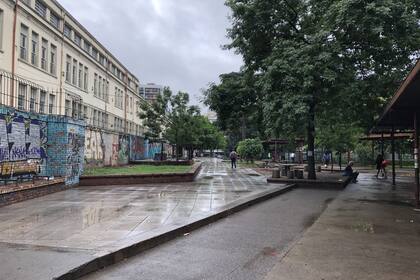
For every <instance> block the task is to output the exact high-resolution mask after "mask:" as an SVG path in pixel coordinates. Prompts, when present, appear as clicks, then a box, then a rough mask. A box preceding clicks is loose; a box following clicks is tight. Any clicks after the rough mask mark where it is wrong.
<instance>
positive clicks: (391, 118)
mask: <svg viewBox="0 0 420 280" xmlns="http://www.w3.org/2000/svg"><path fill="white" fill-rule="evenodd" d="M415 112H419V113H420V60H418V61H417V63H416V65H415V66H414V68H413V70H412V71H411V72H410V74H409V75H408V76H407V78H406V79H405V80H404V82H403V83H402V84H401V86H400V87H399V88H398V90H397V92H396V93H395V94H394V96H393V97H392V99H391V102H390V103H389V104H388V106H387V107H386V109H385V111H384V113H383V114H382V116H381V117H380V118H379V120H378V122H377V124H376V126H375V127H374V128H373V129H372V130H373V131H383V130H386V129H389V128H391V127H392V125H393V124H394V126H395V128H396V129H413V126H414V123H413V118H414V113H415Z"/></svg>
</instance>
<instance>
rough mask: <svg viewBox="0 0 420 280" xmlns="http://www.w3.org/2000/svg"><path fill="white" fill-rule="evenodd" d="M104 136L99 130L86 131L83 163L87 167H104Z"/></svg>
mask: <svg viewBox="0 0 420 280" xmlns="http://www.w3.org/2000/svg"><path fill="white" fill-rule="evenodd" d="M104 134H105V132H103V131H101V130H93V129H89V128H87V129H86V132H85V163H86V164H87V165H88V166H103V165H106V160H105V149H106V146H105V142H104ZM108 165H110V164H108Z"/></svg>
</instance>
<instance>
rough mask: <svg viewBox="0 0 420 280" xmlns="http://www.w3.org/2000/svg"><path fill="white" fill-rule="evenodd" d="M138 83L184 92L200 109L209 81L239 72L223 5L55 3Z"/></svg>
mask: <svg viewBox="0 0 420 280" xmlns="http://www.w3.org/2000/svg"><path fill="white" fill-rule="evenodd" d="M59 2H60V3H61V4H62V5H63V6H64V7H65V8H66V9H67V10H68V11H69V12H70V13H71V14H72V15H73V16H74V17H75V18H76V19H77V20H79V22H80V23H81V24H82V25H83V26H84V27H86V28H87V30H89V32H91V33H92V34H93V35H94V36H95V37H96V38H97V39H98V40H99V41H100V42H101V43H102V44H103V45H104V46H105V47H106V48H108V50H109V51H111V53H112V54H113V55H114V56H115V57H117V58H118V59H119V60H120V61H121V62H122V63H123V64H124V65H125V66H126V67H127V68H128V69H129V70H130V71H131V72H132V73H133V74H135V75H136V76H137V77H138V78H139V80H140V83H150V82H153V83H156V84H162V85H168V86H170V87H171V88H172V90H173V91H179V90H182V91H187V92H188V93H190V95H191V96H192V103H193V104H198V100H199V99H200V96H201V93H200V89H202V88H205V87H206V86H207V84H208V83H209V82H217V81H218V76H219V75H220V74H222V73H228V72H231V71H238V70H239V68H240V66H241V64H242V59H241V58H240V57H239V56H237V55H235V54H234V53H233V52H231V51H226V50H222V49H221V48H220V46H221V45H223V44H225V43H227V42H229V40H228V39H227V38H226V28H227V27H228V26H229V20H228V18H227V16H228V15H229V9H228V8H227V7H225V6H224V0H136V1H133V0H118V1H115V0H89V1H82V0H78V1H75V0H59Z"/></svg>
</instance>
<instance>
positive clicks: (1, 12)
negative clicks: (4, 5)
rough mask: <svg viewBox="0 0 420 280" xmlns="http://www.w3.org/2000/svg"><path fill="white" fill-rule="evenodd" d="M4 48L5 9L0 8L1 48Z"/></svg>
mask: <svg viewBox="0 0 420 280" xmlns="http://www.w3.org/2000/svg"><path fill="white" fill-rule="evenodd" d="M2 49H3V10H0V50H2Z"/></svg>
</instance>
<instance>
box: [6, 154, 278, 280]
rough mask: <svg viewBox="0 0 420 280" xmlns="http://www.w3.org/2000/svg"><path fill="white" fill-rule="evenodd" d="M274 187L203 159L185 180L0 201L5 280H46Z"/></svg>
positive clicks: (254, 175) (245, 171)
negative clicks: (194, 177) (197, 172)
mask: <svg viewBox="0 0 420 280" xmlns="http://www.w3.org/2000/svg"><path fill="white" fill-rule="evenodd" d="M279 187H280V188H281V187H282V186H277V185H275V186H273V185H268V184H267V183H266V178H265V177H264V176H260V175H259V174H257V173H256V172H255V171H253V170H252V169H237V170H231V169H230V168H228V166H227V165H226V164H225V163H223V162H221V161H220V160H216V159H211V160H210V159H208V160H205V162H204V163H203V170H202V172H201V173H200V175H199V177H198V178H197V180H196V182H192V183H176V184H162V185H130V186H106V187H104V186H97V187H79V188H75V189H71V190H67V191H64V192H59V193H55V194H51V195H48V196H44V197H41V198H37V199H33V200H30V201H25V202H22V203H18V204H14V205H10V206H6V207H3V208H1V210H0V219H1V222H0V242H1V243H0V247H2V249H1V250H0V266H1V269H2V271H3V273H5V274H4V275H7V278H5V279H20V280H22V279H49V278H51V276H58V275H60V273H64V272H66V270H68V269H71V268H72V267H73V266H75V265H80V264H81V263H83V262H84V261H85V260H89V259H91V258H92V257H94V256H96V255H99V254H101V253H102V252H104V251H112V250H114V249H116V248H118V247H120V246H125V245H128V244H129V243H130V242H134V240H141V238H142V236H145V237H150V232H153V231H154V230H156V229H159V228H165V227H174V226H181V225H183V224H186V223H188V222H189V221H191V220H194V219H197V217H201V216H205V215H210V214H212V213H217V212H218V211H219V209H221V208H223V207H225V206H227V205H229V204H231V203H234V202H235V201H238V200H244V199H245V200H246V199H247V197H250V198H251V197H255V196H256V195H258V194H259V193H264V192H267V191H270V190H274V189H276V188H279ZM37 257H40V258H37ZM43 260H46V263H44V262H43ZM47 260H48V261H47ZM12 264H14V265H12ZM16 264H20V265H16ZM36 276H37V277H38V278H37V277H36ZM48 277H49V278H48Z"/></svg>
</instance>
